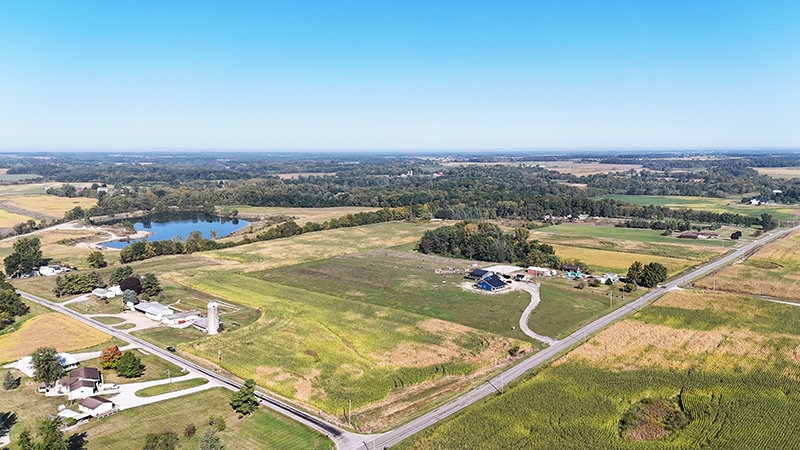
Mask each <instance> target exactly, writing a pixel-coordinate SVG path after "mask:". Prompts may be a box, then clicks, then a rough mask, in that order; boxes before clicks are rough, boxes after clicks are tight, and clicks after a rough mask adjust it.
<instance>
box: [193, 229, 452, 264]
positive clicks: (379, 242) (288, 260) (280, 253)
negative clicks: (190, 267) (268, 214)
mask: <svg viewBox="0 0 800 450" xmlns="http://www.w3.org/2000/svg"><path fill="white" fill-rule="evenodd" d="M443 225H444V224H443V223H442V222H432V223H409V222H387V223H378V224H373V225H364V226H360V227H352V228H337V229H334V230H325V231H317V232H314V233H306V234H301V235H299V236H293V237H291V238H283V239H274V240H271V241H264V242H256V243H252V244H248V245H242V246H238V247H234V248H229V249H224V250H213V251H209V252H202V253H197V254H196V255H200V256H204V257H206V258H208V259H209V260H211V261H220V262H225V261H226V260H228V262H230V261H239V262H242V263H244V264H243V265H241V266H237V267H235V268H236V270H238V271H245V272H251V271H256V270H264V269H271V268H275V267H280V266H287V265H292V264H298V263H302V262H307V261H313V260H316V259H322V258H330V257H332V256H338V255H344V254H347V253H355V252H360V251H364V250H370V249H373V248H381V247H391V246H394V245H400V244H407V243H411V242H416V241H418V240H419V238H420V237H422V235H423V234H424V233H425V231H427V230H431V229H434V228H438V227H441V226H443ZM191 274H194V273H191Z"/></svg>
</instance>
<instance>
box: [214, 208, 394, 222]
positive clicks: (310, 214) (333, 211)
mask: <svg viewBox="0 0 800 450" xmlns="http://www.w3.org/2000/svg"><path fill="white" fill-rule="evenodd" d="M234 209H235V210H237V211H239V214H246V215H250V214H253V215H256V214H257V215H265V216H267V215H268V216H287V217H298V218H297V219H292V220H294V221H295V223H297V224H299V225H305V224H306V223H307V222H317V223H322V222H325V221H328V220H331V219H338V218H339V217H342V216H346V215H347V214H357V213H360V212H369V211H377V210H379V209H380V208H368V207H363V206H338V207H333V208H277V207H269V206H247V205H236V206H223V207H222V211H223V212H224V213H229V212H230V211H233V210H234Z"/></svg>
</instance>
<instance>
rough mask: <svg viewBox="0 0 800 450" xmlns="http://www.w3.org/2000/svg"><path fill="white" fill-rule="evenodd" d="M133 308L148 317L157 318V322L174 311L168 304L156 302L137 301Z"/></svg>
mask: <svg viewBox="0 0 800 450" xmlns="http://www.w3.org/2000/svg"><path fill="white" fill-rule="evenodd" d="M133 309H135V310H136V311H139V312H140V313H143V314H144V315H145V316H146V317H147V318H148V319H152V320H157V321H159V322H161V319H163V318H164V316H168V315H170V314H174V313H175V311H173V310H172V308H170V307H169V306H165V305H162V304H161V303H158V302H139V304H138V305H134V307H133Z"/></svg>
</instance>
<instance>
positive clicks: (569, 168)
mask: <svg viewBox="0 0 800 450" xmlns="http://www.w3.org/2000/svg"><path fill="white" fill-rule="evenodd" d="M520 164H528V165H539V164H543V165H545V166H546V167H545V169H547V170H554V171H556V172H561V173H569V174H572V175H576V176H579V177H580V176H583V175H595V174H600V173H610V172H626V171H628V170H631V169H633V170H636V171H638V170H639V169H641V168H642V166H641V164H603V163H588V164H582V163H575V162H571V161H546V162H534V161H525V162H521V161H509V162H491V163H487V162H452V163H445V165H446V166H497V165H504V166H514V167H516V166H519V165H520Z"/></svg>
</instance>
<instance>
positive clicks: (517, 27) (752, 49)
mask: <svg viewBox="0 0 800 450" xmlns="http://www.w3.org/2000/svg"><path fill="white" fill-rule="evenodd" d="M704 148H745V149H751V148H765V149H766V148H793V149H800V2H798V1H796V0H792V1H758V2H755V1H752V2H740V1H700V2H698V1H673V2H650V1H641V0H639V1H629V2H615V1H602V2H598V1H585V2H584V1H548V2H543V1H541V2H540V1H533V0H531V1H521V2H511V1H486V2H471V1H466V0H465V1H457V2H456V1H453V2H448V1H435V2H431V1H420V2H416V1H407V0H404V1H394V2H389V1H360V2H350V1H335V2H332V1H321V2H312V1H291V2H287V1H281V2H266V1H264V2H219V1H214V2H200V1H192V2H163V1H160V2H147V1H136V2H108V1H103V2H89V1H82V2H81V1H79V2H2V3H0V150H2V151H19V150H74V149H81V150H115V149H126V150H169V149H183V150H191V149H204V150H205V149H208V150H279V149H282V150H293V149H297V150H303V149H307V150H370V149H377V150H427V149H521V150H553V149H555V150H562V149H610V150H614V149H704Z"/></svg>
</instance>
